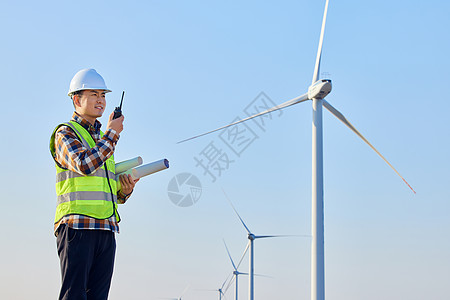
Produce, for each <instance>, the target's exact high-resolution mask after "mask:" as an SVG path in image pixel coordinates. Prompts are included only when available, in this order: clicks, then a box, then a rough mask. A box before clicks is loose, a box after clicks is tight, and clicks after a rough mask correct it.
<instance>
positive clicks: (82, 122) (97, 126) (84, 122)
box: [72, 111, 102, 132]
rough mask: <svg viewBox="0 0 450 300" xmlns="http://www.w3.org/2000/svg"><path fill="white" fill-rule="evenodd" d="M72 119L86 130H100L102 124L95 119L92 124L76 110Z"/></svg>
mask: <svg viewBox="0 0 450 300" xmlns="http://www.w3.org/2000/svg"><path fill="white" fill-rule="evenodd" d="M72 121H75V122H77V123H78V124H80V125H81V126H83V127H84V128H85V129H86V130H87V131H92V132H98V131H99V130H100V127H102V124H101V123H100V122H99V121H98V120H95V123H94V125H92V124H91V123H90V122H89V121H88V120H86V119H85V118H83V117H82V116H80V115H79V114H78V113H77V112H76V111H75V112H74V113H73V115H72Z"/></svg>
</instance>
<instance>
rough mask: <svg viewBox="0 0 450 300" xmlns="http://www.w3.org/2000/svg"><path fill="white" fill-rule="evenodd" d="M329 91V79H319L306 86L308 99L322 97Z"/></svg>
mask: <svg viewBox="0 0 450 300" xmlns="http://www.w3.org/2000/svg"><path fill="white" fill-rule="evenodd" d="M330 92H331V79H320V80H317V81H316V82H315V83H313V84H312V85H311V86H310V87H309V88H308V98H309V99H323V98H325V97H326V96H327V95H328V94H329V93H330Z"/></svg>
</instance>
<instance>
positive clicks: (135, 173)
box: [131, 158, 169, 179]
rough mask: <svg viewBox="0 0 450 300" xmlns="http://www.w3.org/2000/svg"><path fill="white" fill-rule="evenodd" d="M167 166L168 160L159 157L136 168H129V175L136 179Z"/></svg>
mask: <svg viewBox="0 0 450 300" xmlns="http://www.w3.org/2000/svg"><path fill="white" fill-rule="evenodd" d="M168 168H169V161H168V160H167V159H165V158H164V159H161V160H158V161H155V162H152V163H149V164H146V165H143V166H140V167H137V168H133V169H131V177H133V179H138V178H141V177H145V176H147V175H150V174H153V173H156V172H159V171H162V170H165V169H168Z"/></svg>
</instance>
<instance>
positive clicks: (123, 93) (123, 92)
mask: <svg viewBox="0 0 450 300" xmlns="http://www.w3.org/2000/svg"><path fill="white" fill-rule="evenodd" d="M123 96H125V91H122V99H120V105H119V109H120V110H122V102H123Z"/></svg>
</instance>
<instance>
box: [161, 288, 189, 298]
mask: <svg viewBox="0 0 450 300" xmlns="http://www.w3.org/2000/svg"><path fill="white" fill-rule="evenodd" d="M189 287H190V284H188V285H187V286H186V287H185V288H184V290H183V292H182V293H181V295H180V297H178V298H159V299H165V300H182V297H183V296H184V294H186V292H187V291H188V289H189Z"/></svg>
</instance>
